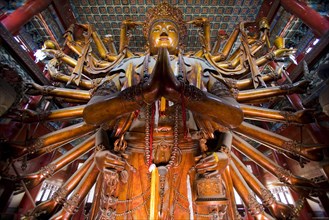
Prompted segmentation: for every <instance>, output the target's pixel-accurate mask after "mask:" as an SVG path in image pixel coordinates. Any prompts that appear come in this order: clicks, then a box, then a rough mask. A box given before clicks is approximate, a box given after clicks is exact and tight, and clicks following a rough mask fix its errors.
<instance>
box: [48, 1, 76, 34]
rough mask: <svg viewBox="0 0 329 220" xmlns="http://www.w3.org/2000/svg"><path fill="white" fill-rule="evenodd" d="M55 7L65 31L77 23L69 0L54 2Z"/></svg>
mask: <svg viewBox="0 0 329 220" xmlns="http://www.w3.org/2000/svg"><path fill="white" fill-rule="evenodd" d="M53 6H54V8H55V11H56V13H57V15H58V17H59V20H60V21H61V23H62V25H63V27H64V29H65V30H66V29H68V28H69V27H70V25H71V24H75V23H77V21H76V19H75V17H74V14H73V11H72V8H71V4H70V1H69V0H54V1H53Z"/></svg>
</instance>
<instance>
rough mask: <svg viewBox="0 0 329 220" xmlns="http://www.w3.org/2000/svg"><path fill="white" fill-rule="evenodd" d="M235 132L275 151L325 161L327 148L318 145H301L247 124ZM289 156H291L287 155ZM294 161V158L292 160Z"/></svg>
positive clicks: (243, 124) (244, 123)
mask: <svg viewBox="0 0 329 220" xmlns="http://www.w3.org/2000/svg"><path fill="white" fill-rule="evenodd" d="M235 131H236V132H238V133H239V134H241V135H245V136H247V137H248V138H250V139H252V140H255V141H258V142H260V143H262V144H264V145H266V146H268V147H270V148H272V149H274V150H279V151H283V152H287V153H291V154H293V155H296V154H297V155H300V156H301V157H302V158H305V159H306V160H312V161H320V160H322V159H323V154H322V150H323V148H325V147H327V146H320V145H317V144H314V145H306V144H300V143H297V142H296V141H293V140H291V139H289V138H286V137H284V136H282V135H279V134H276V133H273V132H271V131H268V130H265V129H263V128H260V127H257V126H255V125H252V124H249V123H247V122H242V123H241V125H240V126H239V127H237V128H235ZM287 156H289V155H287ZM292 159H293V158H292Z"/></svg>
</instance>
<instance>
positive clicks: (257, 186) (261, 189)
mask: <svg viewBox="0 0 329 220" xmlns="http://www.w3.org/2000/svg"><path fill="white" fill-rule="evenodd" d="M231 159H232V161H233V163H234V164H235V166H236V167H237V168H238V170H239V171H240V173H241V175H242V177H243V179H245V180H246V182H247V184H248V185H249V187H250V188H251V189H252V191H253V192H255V193H256V195H257V196H258V197H259V198H261V199H262V204H263V205H265V206H266V207H267V208H268V209H269V210H270V212H271V214H272V215H274V216H275V217H276V218H277V219H289V217H290V215H291V214H292V211H293V210H292V208H291V207H290V206H288V205H286V204H283V203H281V202H278V201H276V200H275V198H274V196H273V194H272V193H271V191H269V190H268V189H266V188H265V186H264V185H263V184H262V183H261V182H260V181H259V180H258V179H257V178H256V177H255V176H254V175H252V174H251V173H250V172H249V170H248V169H247V167H246V166H245V165H244V164H243V163H242V162H241V161H240V160H239V158H238V157H237V156H235V155H234V154H232V157H231Z"/></svg>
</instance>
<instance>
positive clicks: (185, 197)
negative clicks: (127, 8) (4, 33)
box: [15, 3, 323, 219]
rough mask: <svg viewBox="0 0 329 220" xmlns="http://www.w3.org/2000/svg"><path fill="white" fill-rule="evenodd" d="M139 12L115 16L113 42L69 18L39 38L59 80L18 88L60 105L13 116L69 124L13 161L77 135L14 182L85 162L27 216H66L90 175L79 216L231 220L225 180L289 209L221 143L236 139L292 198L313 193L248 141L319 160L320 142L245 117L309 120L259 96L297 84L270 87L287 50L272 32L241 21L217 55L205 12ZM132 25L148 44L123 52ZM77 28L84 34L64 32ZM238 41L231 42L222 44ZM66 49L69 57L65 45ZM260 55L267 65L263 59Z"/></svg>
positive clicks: (270, 205) (301, 88)
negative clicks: (190, 39)
mask: <svg viewBox="0 0 329 220" xmlns="http://www.w3.org/2000/svg"><path fill="white" fill-rule="evenodd" d="M146 17H147V19H146V21H145V22H144V23H143V22H139V21H132V20H126V21H124V22H123V24H122V28H121V35H120V45H119V48H118V50H116V48H115V46H114V44H113V42H112V41H111V39H109V38H107V39H105V40H101V38H100V36H99V35H98V34H97V33H96V32H95V30H94V29H93V27H92V26H91V25H87V24H79V25H75V26H72V27H71V28H70V29H69V30H68V31H67V32H66V33H65V38H66V41H65V45H64V46H63V48H62V49H61V48H59V47H57V46H56V45H55V44H54V43H53V42H51V41H47V42H46V43H45V47H44V49H43V51H44V52H46V53H48V54H49V55H51V56H53V59H52V60H50V61H49V63H48V65H47V69H48V71H49V73H50V75H51V76H52V77H53V79H54V80H56V81H60V82H64V83H66V84H67V85H70V88H64V87H54V86H40V85H37V84H35V83H30V84H29V89H28V93H29V94H30V95H39V94H42V95H46V96H54V97H60V98H61V101H62V102H67V103H71V105H69V106H68V107H65V108H62V109H56V110H51V111H47V112H40V113H36V112H31V111H30V112H28V113H29V114H25V116H24V118H23V119H22V120H23V121H24V122H25V123H30V122H31V123H32V122H36V121H51V120H53V121H55V120H68V119H75V120H74V122H75V124H73V125H71V126H68V127H65V128H62V129H60V130H57V131H55V132H51V133H48V134H45V135H43V136H40V137H38V138H36V139H35V140H34V141H33V142H32V143H30V144H29V145H28V146H16V149H17V150H16V151H15V158H16V159H18V158H21V157H23V156H27V158H28V159H32V158H35V157H38V156H40V155H42V154H45V153H47V152H51V151H55V150H57V149H58V148H59V147H61V146H63V145H64V144H66V143H69V142H71V141H73V140H77V139H82V138H83V139H84V141H83V142H82V143H81V144H79V145H78V146H76V147H74V148H73V149H71V150H70V151H68V152H66V153H65V154H64V155H62V156H61V157H59V158H57V159H56V160H54V161H53V162H51V163H50V164H49V165H47V166H45V167H43V168H42V169H41V170H40V171H38V172H36V173H33V174H29V175H24V176H22V180H23V181H24V182H25V184H26V185H27V187H29V188H32V187H34V186H36V185H37V184H40V183H41V182H42V181H43V180H45V179H46V178H47V177H49V176H52V175H53V174H55V173H56V172H57V171H59V170H60V169H62V168H63V167H65V166H66V165H68V164H70V163H71V162H73V161H75V160H76V159H78V158H80V157H81V156H82V155H85V154H86V155H88V159H86V161H85V162H84V164H83V166H82V167H81V168H79V169H78V170H77V171H76V172H75V173H74V174H73V175H72V176H71V177H70V178H69V179H68V180H67V181H66V182H65V183H64V184H63V185H62V187H61V188H60V189H59V190H58V191H57V192H56V193H55V194H54V196H53V198H52V199H50V200H49V201H46V202H43V203H41V204H40V205H38V206H37V207H36V208H35V209H33V210H31V211H30V213H29V214H28V215H27V216H26V218H30V219H34V218H40V219H45V218H50V219H69V218H70V217H71V216H72V215H73V214H74V213H75V211H76V210H77V209H78V207H79V205H80V204H81V203H82V202H83V201H84V199H85V197H86V195H87V194H88V192H89V191H90V189H91V188H92V186H93V185H94V184H96V188H95V196H94V202H93V203H92V207H91V209H90V211H89V214H88V218H89V219H240V218H241V217H240V216H239V214H238V212H237V210H236V204H235V199H234V193H233V189H235V190H236V191H237V193H238V194H239V195H240V197H241V198H242V200H243V202H244V204H245V205H246V206H247V207H248V210H249V212H250V214H251V215H252V216H254V217H255V219H293V218H295V217H296V216H298V210H299V209H300V207H298V206H297V207H292V206H288V205H286V204H283V203H281V202H278V201H276V200H275V198H274V196H273V195H272V194H271V192H270V191H269V190H268V189H266V187H265V186H264V185H263V184H262V183H261V182H260V181H259V180H258V179H257V178H256V177H255V176H254V175H253V174H252V173H250V171H248V169H246V167H245V165H244V164H243V163H242V162H241V161H240V159H239V158H238V157H237V156H235V154H234V153H233V152H232V148H235V149H236V150H237V151H239V152H241V153H242V154H243V155H245V156H246V157H247V158H249V159H250V160H253V161H254V162H255V163H256V164H258V165H259V166H260V167H262V168H263V169H264V170H266V171H267V172H269V173H271V174H272V175H274V176H276V177H277V178H278V180H279V181H281V182H282V183H283V184H285V185H288V186H289V187H291V188H292V189H293V190H296V191H297V192H298V193H299V194H300V195H301V196H302V197H307V196H308V194H309V193H310V192H314V191H316V190H318V187H317V185H315V184H314V183H313V182H312V181H310V180H308V179H305V178H302V177H298V176H295V175H293V174H292V173H291V172H290V171H288V170H286V169H284V168H282V167H281V166H279V165H278V164H276V163H275V162H273V161H272V160H270V159H269V158H267V157H266V156H265V155H263V154H262V153H261V152H260V151H258V150H257V149H256V148H254V147H253V146H252V145H251V144H250V143H249V142H248V139H251V140H254V141H256V142H258V143H261V144H263V145H265V146H267V147H269V148H271V149H273V150H276V151H279V152H281V153H283V154H285V155H286V156H287V157H290V158H292V159H295V160H297V161H301V163H304V162H307V161H320V160H322V157H323V155H322V149H323V146H317V145H311V146H310V145H304V144H300V143H298V142H296V141H294V140H292V139H289V138H286V137H284V136H281V135H279V134H276V133H273V132H271V131H268V130H266V129H263V128H261V127H258V126H256V125H254V124H253V123H252V122H253V121H254V120H261V121H271V122H278V123H298V124H305V123H310V122H312V117H311V116H310V114H309V111H307V110H302V111H297V112H289V111H279V110H273V109H268V108H265V107H260V106H261V105H259V104H260V103H263V102H268V101H269V100H270V99H271V98H272V97H275V96H279V95H287V94H292V93H303V92H305V90H306V88H307V86H308V82H307V81H301V82H297V83H294V84H289V85H287V84H286V85H281V86H280V85H279V86H275V85H274V84H270V83H271V82H272V81H275V80H276V79H278V78H279V77H280V75H281V72H282V71H283V70H282V68H279V67H278V66H276V63H275V60H276V59H278V58H281V57H284V56H289V55H292V54H293V53H294V52H295V51H294V50H293V49H287V48H285V45H284V43H283V39H282V38H280V37H278V38H277V39H276V40H275V44H274V46H273V47H271V46H270V44H269V24H268V22H267V21H266V19H262V20H261V21H260V23H259V24H258V27H259V30H258V31H257V33H256V34H255V33H250V32H249V31H248V29H247V28H246V27H247V26H248V25H249V23H247V22H242V23H240V24H239V25H238V26H237V27H236V28H235V29H234V31H233V33H232V34H231V35H230V37H229V38H228V39H227V41H226V43H225V44H224V45H223V47H222V50H221V52H219V48H220V47H219V46H220V42H219V40H218V41H217V44H216V46H214V48H213V49H212V47H211V42H210V24H209V21H208V20H207V19H206V18H199V19H195V20H192V21H187V22H186V21H184V20H183V15H182V12H181V11H180V10H179V9H177V8H175V7H173V6H171V5H169V4H167V3H161V4H159V5H158V6H156V7H154V8H152V9H151V10H149V11H148V13H147V16H146ZM187 25H194V26H196V27H198V28H199V35H200V41H201V44H202V48H200V50H199V51H195V52H194V53H191V52H185V51H183V41H184V38H185V37H186V33H187ZM139 26H142V28H143V33H144V35H145V37H146V39H147V47H146V48H147V49H146V50H145V52H144V53H138V54H136V53H133V52H131V51H130V50H129V40H130V38H131V34H132V30H133V29H134V28H138V27H139ZM76 29H79V30H80V33H81V32H83V34H80V35H75V34H74V33H75V30H76ZM238 38H239V40H240V44H241V45H240V46H239V47H238V49H236V51H235V52H233V53H230V51H231V49H232V47H233V44H234V43H235V42H236V41H237V40H238ZM95 48H97V51H96V50H95ZM67 49H70V51H71V52H74V54H73V55H72V54H71V55H68V54H65V53H64V52H63V51H65V50H66V51H67ZM93 49H94V50H93ZM261 50H262V53H260V51H261ZM95 51H96V52H95ZM256 54H262V55H261V56H258V57H257V55H256ZM270 61H272V64H271V66H270V65H268V66H267V67H266V68H263V67H264V65H265V64H267V63H268V62H270ZM73 87H76V88H73ZM78 119H80V120H78ZM245 119H248V122H247V121H246V120H245ZM70 194H71V196H70V197H69V195H70ZM255 195H257V197H259V198H260V199H261V200H262V203H259V202H258V201H257V200H256V197H255ZM265 208H266V209H267V210H268V211H267V212H265V211H264V210H265Z"/></svg>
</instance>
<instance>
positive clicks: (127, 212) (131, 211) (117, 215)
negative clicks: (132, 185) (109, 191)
mask: <svg viewBox="0 0 329 220" xmlns="http://www.w3.org/2000/svg"><path fill="white" fill-rule="evenodd" d="M150 197H151V196H148V197H147V198H146V199H145V201H144V202H143V203H141V204H139V205H138V206H136V207H135V208H133V209H131V210H129V211H126V212H123V213H115V216H116V217H119V216H126V215H129V214H132V213H133V212H135V211H137V210H138V209H140V208H141V207H143V206H144V205H145V204H146V203H147V202H148V201H149V200H150Z"/></svg>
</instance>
